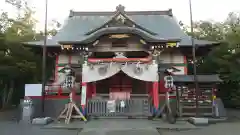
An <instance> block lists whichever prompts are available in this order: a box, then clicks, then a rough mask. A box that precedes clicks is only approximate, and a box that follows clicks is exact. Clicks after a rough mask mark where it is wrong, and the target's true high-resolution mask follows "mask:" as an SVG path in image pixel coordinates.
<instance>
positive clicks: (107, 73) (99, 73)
mask: <svg viewBox="0 0 240 135" xmlns="http://www.w3.org/2000/svg"><path fill="white" fill-rule="evenodd" d="M120 71H123V72H124V73H125V74H127V75H128V76H129V77H132V78H135V79H138V80H142V81H150V82H155V81H158V74H157V65H156V64H139V65H138V64H127V65H121V64H117V63H113V64H102V65H100V64H99V65H91V66H90V65H83V70H82V77H83V78H82V79H83V80H82V81H83V82H94V81H99V80H103V79H106V78H109V77H111V76H113V75H115V74H117V73H118V72H120Z"/></svg>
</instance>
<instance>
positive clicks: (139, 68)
mask: <svg viewBox="0 0 240 135" xmlns="http://www.w3.org/2000/svg"><path fill="white" fill-rule="evenodd" d="M157 68H158V67H157V65H156V64H139V65H137V64H130V65H128V66H125V67H123V68H122V71H123V72H124V73H125V74H127V75H128V76H129V77H132V78H135V79H138V80H142V81H149V82H155V81H158V73H157Z"/></svg>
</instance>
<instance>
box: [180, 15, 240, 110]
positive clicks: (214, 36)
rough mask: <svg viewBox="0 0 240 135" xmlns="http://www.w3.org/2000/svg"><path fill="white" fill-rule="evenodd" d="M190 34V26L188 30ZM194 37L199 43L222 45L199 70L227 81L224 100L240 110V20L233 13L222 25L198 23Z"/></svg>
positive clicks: (222, 95) (222, 90)
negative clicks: (215, 42) (211, 42)
mask: <svg viewBox="0 0 240 135" xmlns="http://www.w3.org/2000/svg"><path fill="white" fill-rule="evenodd" d="M184 28H185V30H187V29H188V28H187V26H184ZM187 33H188V34H189V35H193V36H194V37H196V38H198V39H204V40H210V41H217V42H220V43H221V45H220V46H217V47H214V48H212V51H211V52H210V53H209V54H208V55H206V56H205V58H204V62H203V63H202V64H201V65H199V66H198V68H197V72H198V73H199V74H213V73H217V74H220V76H221V78H222V79H223V80H224V82H223V83H222V84H220V87H219V88H220V92H219V93H220V96H221V97H222V98H223V99H224V101H225V103H226V104H227V105H229V106H236V105H238V106H240V85H239V84H240V70H239V69H240V60H239V58H240V57H239V56H240V48H239V47H240V16H239V14H237V13H230V14H229V16H228V18H227V19H226V20H225V21H224V22H222V23H219V22H212V21H200V22H195V23H194V33H193V34H192V33H191V32H188V31H187Z"/></svg>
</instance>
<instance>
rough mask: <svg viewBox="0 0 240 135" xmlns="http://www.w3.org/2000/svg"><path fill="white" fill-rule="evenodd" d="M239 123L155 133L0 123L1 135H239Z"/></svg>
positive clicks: (147, 130)
mask: <svg viewBox="0 0 240 135" xmlns="http://www.w3.org/2000/svg"><path fill="white" fill-rule="evenodd" d="M239 133H240V122H232V123H219V124H215V125H210V126H207V127H202V128H201V129H192V130H187V131H169V130H166V129H160V132H157V130H155V129H154V128H152V129H151V128H145V129H144V128H143V129H125V130H120V129H112V130H109V129H108V130H106V129H102V130H95V131H94V130H93V129H92V130H88V131H82V132H81V131H78V130H76V129H71V130H67V129H43V128H41V127H39V126H31V125H19V124H16V123H13V122H0V134H1V135H94V134H95V135H239Z"/></svg>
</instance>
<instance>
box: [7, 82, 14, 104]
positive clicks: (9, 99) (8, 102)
mask: <svg viewBox="0 0 240 135" xmlns="http://www.w3.org/2000/svg"><path fill="white" fill-rule="evenodd" d="M13 91H14V80H11V81H10V89H9V91H8V94H7V99H6V104H7V106H10V105H11V103H12V102H11V101H12V95H13Z"/></svg>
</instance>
